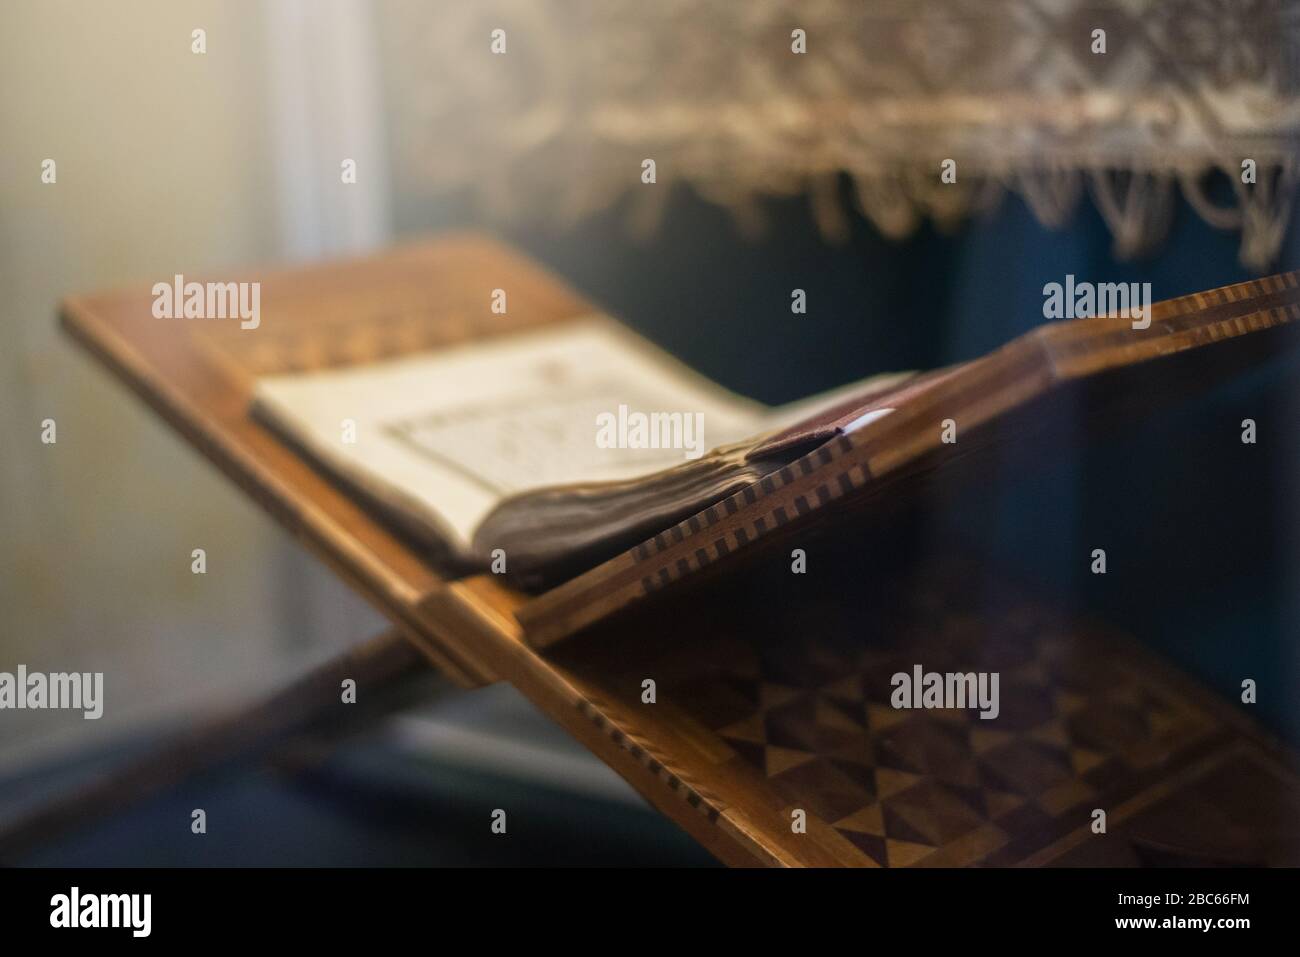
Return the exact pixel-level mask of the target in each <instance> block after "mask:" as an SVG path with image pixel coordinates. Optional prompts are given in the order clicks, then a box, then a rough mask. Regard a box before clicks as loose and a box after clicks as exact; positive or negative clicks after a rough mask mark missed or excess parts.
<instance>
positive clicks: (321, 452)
mask: <svg viewBox="0 0 1300 957" xmlns="http://www.w3.org/2000/svg"><path fill="white" fill-rule="evenodd" d="M254 402H255V409H256V411H257V413H258V414H259V415H260V416H261V417H263V418H264V419H269V420H270V421H271V423H272V424H274V425H275V426H276V427H277V428H278V429H280V430H281V431H283V432H285V433H287V434H288V435H290V436H291V437H292V438H294V439H295V440H297V441H298V442H300V443H301V444H303V445H304V446H306V447H307V448H308V449H309V450H310V451H311V452H312V453H313V454H315V455H316V456H317V457H319V458H321V459H322V460H324V461H325V462H326V463H327V464H329V465H330V466H331V467H333V468H335V469H337V470H339V471H340V472H341V473H342V474H343V475H344V476H345V477H347V478H349V479H351V480H352V481H354V482H356V483H357V484H359V485H361V486H362V487H364V488H366V489H367V490H368V491H370V492H372V493H373V494H375V495H377V496H379V497H381V498H382V499H384V500H385V501H386V502H387V503H388V504H390V505H393V506H394V507H397V508H399V509H401V510H403V511H404V512H407V513H408V514H411V515H412V517H414V518H416V519H417V520H418V521H421V522H425V523H428V524H429V525H430V526H432V527H433V529H434V530H436V532H437V533H438V534H439V535H441V536H442V537H443V538H445V539H447V540H448V541H449V542H450V543H451V544H452V545H453V546H454V547H456V548H458V549H461V550H466V549H467V548H468V546H469V543H470V541H471V540H472V537H473V533H474V529H475V528H476V527H477V525H478V524H479V522H480V521H481V520H482V519H483V517H484V516H485V515H487V513H488V512H489V511H491V510H492V508H493V507H494V506H495V505H496V504H497V503H498V502H499V501H501V499H503V498H505V497H506V496H509V495H515V494H518V493H520V492H525V491H529V490H532V489H536V488H543V487H548V486H556V485H568V484H573V483H581V482H602V481H614V480H624V479H632V478H636V477H638V476H642V475H647V474H650V473H653V472H657V471H659V470H661V469H665V468H668V467H670V466H673V465H677V464H679V463H681V462H682V461H685V460H687V459H690V458H694V457H698V456H699V455H700V454H702V453H704V452H707V451H708V450H710V449H712V448H714V447H715V446H718V445H721V444H724V443H728V442H734V441H737V440H739V439H742V438H745V437H746V436H749V435H752V434H754V433H756V432H759V431H760V430H762V429H763V428H764V426H765V423H766V419H765V414H766V412H767V409H766V407H765V406H763V405H761V404H759V403H756V402H751V401H749V400H747V399H743V398H741V397H739V396H736V395H734V394H732V393H729V392H727V391H726V390H724V389H722V388H721V387H720V386H718V385H716V384H715V383H713V382H711V381H709V380H708V379H706V378H704V377H702V376H700V375H698V374H697V373H694V372H692V371H691V370H690V369H688V368H686V367H685V366H683V365H681V364H680V363H678V362H677V361H676V360H674V359H673V358H672V357H670V356H669V355H667V354H666V353H663V352H661V351H660V350H658V349H657V348H655V347H654V346H653V345H651V344H650V343H648V342H646V341H645V340H643V339H641V338H640V337H638V336H636V335H635V334H633V333H630V332H627V331H624V330H621V329H620V328H618V327H617V326H615V325H614V324H613V323H610V322H608V321H604V320H593V321H578V322H573V323H565V324H563V325H561V326H558V327H556V328H554V329H547V330H544V331H540V332H532V333H523V334H519V335H514V336H505V337H502V338H497V339H492V340H490V341H487V342H480V343H471V344H468V345H464V346H457V347H454V348H451V349H447V350H444V351H439V352H432V353H422V354H418V355H411V356H405V357H402V358H398V359H393V360H388V361H384V362H378V363H374V364H369V365H366V366H360V367H351V368H344V369H331V370H324V371H318V372H308V373H296V374H287V375H273V376H266V377H262V378H259V379H258V380H257V383H256V386H255V391H254Z"/></svg>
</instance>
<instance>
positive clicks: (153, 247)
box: [0, 0, 379, 769]
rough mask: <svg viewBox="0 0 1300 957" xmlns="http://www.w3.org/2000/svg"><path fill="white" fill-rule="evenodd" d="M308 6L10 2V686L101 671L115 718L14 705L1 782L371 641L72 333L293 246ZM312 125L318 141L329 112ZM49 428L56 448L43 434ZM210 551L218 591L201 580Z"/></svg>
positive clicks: (2, 657)
mask: <svg viewBox="0 0 1300 957" xmlns="http://www.w3.org/2000/svg"><path fill="white" fill-rule="evenodd" d="M295 9H296V11H297V13H299V14H300V13H301V10H302V5H301V4H296V5H287V6H286V9H285V10H284V11H281V12H280V15H279V16H278V18H272V17H270V16H269V14H268V11H267V9H266V8H264V7H263V6H262V5H261V4H258V3H252V2H245V0H237V2H215V0H205V2H196V3H185V4H176V3H170V2H165V0H156V2H155V0H150V2H139V0H133V2H130V3H112V4H100V3H94V4H92V3H84V2H66V0H56V2H49V0H17V2H14V0H7V2H6V3H5V4H4V8H3V12H0V21H3V26H0V294H2V299H0V303H2V307H0V436H3V444H0V670H4V671H12V670H13V669H14V668H16V666H17V665H19V664H25V665H27V666H28V667H29V668H30V669H33V670H40V671H63V670H79V671H104V672H105V686H106V687H105V698H106V704H105V716H104V718H103V719H101V720H99V721H85V720H83V718H82V717H81V715H80V713H69V712H56V711H6V712H3V713H0V769H3V768H4V767H5V766H6V764H8V763H10V762H13V761H16V760H18V759H19V758H23V757H31V756H32V755H34V754H39V753H41V752H44V751H47V750H49V749H53V748H55V747H59V746H70V745H75V744H77V743H79V742H81V741H83V740H88V739H89V738H92V737H94V736H105V735H113V734H120V733H125V732H126V731H128V730H130V729H131V728H133V727H136V726H138V725H139V724H140V723H141V722H143V721H146V720H148V719H151V718H157V717H160V716H163V715H169V716H177V717H188V716H190V715H194V714H196V713H197V712H198V711H200V710H202V708H203V707H205V706H206V705H208V704H210V703H212V702H215V701H216V700H218V699H224V698H228V697H231V696H235V695H246V694H249V693H252V692H253V691H254V690H255V689H256V688H258V687H261V686H264V685H266V684H268V683H269V682H271V681H274V680H275V679H276V678H277V676H278V675H280V674H282V673H284V672H285V671H286V670H288V669H290V668H292V667H294V666H295V665H296V664H297V663H299V662H300V661H302V660H303V659H308V658H312V657H315V656H318V655H319V654H321V653H322V651H323V650H324V649H325V648H326V647H327V646H328V645H330V644H331V643H335V644H336V643H338V642H339V641H343V640H348V639H350V638H355V637H358V636H359V635H360V634H364V633H365V632H366V631H368V630H370V629H371V628H374V627H378V624H379V622H378V619H377V616H375V615H374V614H373V613H371V612H370V611H369V610H368V609H365V608H362V607H360V605H359V603H358V602H357V600H355V599H352V598H350V597H349V596H347V595H346V593H344V592H343V590H342V589H341V588H340V587H339V586H336V585H334V584H333V583H332V582H331V580H330V578H329V576H328V575H327V574H326V573H325V572H324V571H323V570H321V569H320V568H319V566H317V564H316V563H315V562H314V560H312V559H310V558H309V557H307V556H306V555H305V554H303V553H302V551H301V549H300V548H299V547H298V546H296V545H295V544H293V543H292V542H291V541H289V539H288V538H287V536H285V535H283V534H282V533H281V532H280V531H279V530H278V528H277V527H276V526H274V525H273V523H272V522H271V521H270V520H269V519H267V518H266V517H265V516H264V515H262V514H261V512H260V511H259V510H257V509H255V508H254V507H253V506H252V505H251V504H249V503H248V501H247V500H246V498H245V497H244V496H243V495H241V494H240V493H238V492H237V491H236V490H235V489H234V487H233V486H232V485H231V484H230V483H229V482H227V481H225V480H224V479H223V478H221V477H220V476H219V475H218V474H217V472H216V471H215V470H214V469H213V468H212V467H211V466H209V465H208V464H207V463H206V462H205V461H204V460H202V459H200V457H199V456H198V455H196V454H195V453H193V452H192V451H190V450H189V449H188V448H187V447H186V445H185V444H184V443H183V442H182V441H181V440H180V439H179V438H178V437H176V436H175V435H174V434H173V433H172V432H171V431H170V429H168V428H166V427H164V426H163V425H162V424H161V423H160V422H159V421H157V419H156V418H155V417H154V416H153V415H152V414H151V413H149V412H148V411H147V410H146V409H145V408H144V406H143V405H142V404H141V403H140V402H139V401H138V400H136V399H135V398H134V397H133V396H132V395H130V394H129V393H128V392H127V390H126V389H124V388H123V387H122V386H121V385H120V384H119V383H118V382H117V381H115V380H114V379H113V378H111V377H110V376H109V375H108V374H107V373H105V372H104V371H103V370H102V369H101V368H100V367H99V366H98V364H97V363H95V362H93V361H92V360H90V359H89V358H88V357H87V356H86V355H84V354H83V353H82V352H81V351H80V350H79V349H78V348H77V347H75V346H74V345H73V344H72V343H71V342H70V340H68V339H67V338H66V337H65V336H64V335H63V334H62V333H61V332H59V331H58V329H57V327H56V322H55V304H56V302H57V300H58V299H59V298H60V297H61V296H64V295H66V294H69V293H72V292H86V291H92V290H96V289H99V288H102V287H106V286H115V285H121V284H123V283H125V282H131V281H149V282H153V281H155V279H156V278H158V277H165V276H171V275H172V274H173V273H175V272H190V271H194V272H200V271H212V270H219V269H220V268H222V267H225V266H234V265H236V264H240V263H246V262H250V261H259V260H265V259H276V258H285V257H286V255H288V254H290V253H291V252H296V251H297V250H295V249H290V247H291V246H292V245H293V243H292V242H291V238H292V237H293V236H295V235H297V236H301V235H302V234H303V229H302V227H301V224H297V223H292V222H285V217H286V216H287V215H292V208H291V207H286V205H285V204H284V202H283V197H284V190H283V189H282V188H281V184H280V181H282V180H283V178H284V177H285V175H286V174H288V175H293V173H294V170H293V169H292V168H289V169H288V170H286V168H285V163H286V159H285V157H286V156H288V157H290V159H289V162H290V163H292V157H293V155H294V154H293V152H292V149H293V147H292V144H289V145H288V146H286V144H285V141H284V138H283V136H279V135H277V134H280V133H282V132H283V130H284V129H285V124H284V123H281V122H280V121H279V120H278V119H277V114H276V110H279V111H281V113H282V112H283V111H284V110H285V109H293V108H294V105H295V104H298V105H299V106H300V105H301V104H302V103H303V102H304V101H305V100H306V99H307V97H304V96H303V95H302V94H301V88H297V92H295V89H296V88H295V87H293V86H292V85H290V86H288V87H286V86H285V83H286V82H287V83H289V84H293V83H294V82H304V81H306V80H308V79H309V76H308V77H304V76H303V75H302V71H303V70H304V69H306V66H305V65H304V64H303V63H302V62H298V63H297V66H296V67H294V69H296V70H297V71H298V72H297V73H296V74H294V73H290V74H289V75H288V77H287V79H286V75H285V71H284V69H283V68H281V70H280V72H279V74H278V75H277V74H276V73H275V72H274V71H273V70H272V66H273V60H274V58H275V56H276V51H277V50H278V49H281V48H288V49H293V44H294V43H295V39H294V35H293V34H292V31H293V30H294V27H295V23H294V16H295ZM196 27H201V28H203V29H205V30H206V31H207V53H206V54H203V55H197V54H194V53H192V52H191V31H192V30H193V29H195V28H196ZM277 30H279V31H289V33H290V35H288V36H284V35H281V36H277V34H276V33H275V31H277ZM327 52H328V51H327ZM299 60H301V57H300V58H299ZM277 84H278V85H277ZM273 94H274V95H273ZM295 119H296V121H297V122H298V123H299V127H298V135H299V139H298V141H297V142H298V143H299V144H301V143H302V139H301V137H302V136H303V135H307V136H309V135H310V133H311V130H312V129H313V128H322V127H323V125H324V124H325V123H326V122H327V120H328V117H324V116H309V117H308V118H307V120H304V118H303V117H302V116H301V115H296V116H295ZM308 121H309V122H310V124H315V126H314V127H313V126H312V125H307V126H304V125H303V124H304V123H305V122H308ZM304 130H305V131H306V132H305V133H304V132H303V131H304ZM299 153H301V150H299ZM46 158H52V159H54V160H55V161H56V163H57V177H58V178H57V183H55V184H52V185H47V184H43V183H42V182H41V164H42V161H43V160H44V159H46ZM337 168H338V163H337V161H332V169H333V170H335V171H337ZM334 176H335V178H337V172H335V173H334ZM286 210H288V212H286ZM330 227H335V228H337V226H336V224H334V223H330V222H323V223H320V224H318V226H317V232H322V231H323V230H326V229H327V228H330ZM370 238H372V239H375V238H377V237H374V236H371V237H370ZM45 418H53V419H55V420H56V421H57V428H58V442H57V444H56V445H53V446H47V445H43V444H42V443H41V441H40V422H41V421H42V420H43V419H45ZM196 547H202V548H204V549H206V551H207V556H208V572H207V574H206V575H205V576H197V575H193V574H191V571H190V553H191V550H192V549H193V548H196Z"/></svg>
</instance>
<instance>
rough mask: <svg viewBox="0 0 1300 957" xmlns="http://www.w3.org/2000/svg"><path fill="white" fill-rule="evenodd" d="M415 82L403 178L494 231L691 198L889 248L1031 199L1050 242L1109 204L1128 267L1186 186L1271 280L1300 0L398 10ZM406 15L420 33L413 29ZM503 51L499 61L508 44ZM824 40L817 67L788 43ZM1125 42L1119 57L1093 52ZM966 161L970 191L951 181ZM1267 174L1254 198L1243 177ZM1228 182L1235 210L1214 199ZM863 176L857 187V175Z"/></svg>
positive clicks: (392, 5)
mask: <svg viewBox="0 0 1300 957" xmlns="http://www.w3.org/2000/svg"><path fill="white" fill-rule="evenodd" d="M382 9H383V10H384V11H385V16H386V17H387V18H388V26H389V32H390V34H395V36H396V39H395V43H396V45H397V48H398V49H397V51H396V55H395V56H394V57H393V58H392V59H391V60H390V67H391V68H392V69H394V70H397V71H399V72H400V73H401V76H400V78H399V80H398V83H399V88H400V89H403V90H406V91H410V93H411V95H409V96H406V97H403V99H402V102H398V103H394V104H392V105H391V107H390V108H391V109H392V110H394V111H395V112H396V114H397V116H398V121H397V122H398V125H399V127H400V128H401V129H403V130H404V131H405V132H404V135H403V142H402V145H401V147H400V148H399V150H398V154H397V156H396V157H395V161H396V162H397V163H398V164H399V170H398V175H399V176H400V177H402V178H403V179H404V180H405V181H406V182H408V183H410V182H419V183H422V184H423V185H424V186H426V187H427V188H428V189H429V191H431V192H442V191H451V190H460V189H468V190H472V191H474V192H475V193H476V194H477V196H478V197H479V199H480V201H481V203H482V204H483V206H484V207H485V208H486V209H487V210H488V211H489V212H490V213H492V214H493V215H494V216H496V217H499V218H503V219H505V218H520V217H534V218H536V217H546V218H548V219H552V220H554V219H555V218H556V217H560V218H561V219H568V220H576V219H578V218H580V217H582V216H584V215H587V214H589V213H591V212H593V211H595V210H598V209H601V208H604V207H607V206H609V205H611V204H613V203H615V202H617V201H618V200H620V199H621V198H623V197H625V196H630V198H631V201H632V204H633V205H632V211H631V214H630V215H631V222H632V224H633V225H634V226H635V227H637V228H639V229H643V230H647V231H648V230H652V229H653V228H654V225H655V223H656V221H657V217H658V215H659V213H660V211H661V209H662V207H663V203H664V200H665V198H666V197H667V195H668V194H669V189H665V188H660V189H641V188H638V187H639V186H640V172H641V161H642V159H643V158H653V159H654V160H655V161H656V165H657V175H658V182H659V184H663V185H670V186H674V187H675V186H678V185H688V186H689V187H691V188H693V189H695V190H696V191H697V192H699V193H700V194H701V195H702V196H704V197H705V198H707V199H709V200H712V201H715V202H717V203H719V204H721V205H723V206H725V207H726V208H728V209H729V210H731V211H732V212H733V213H734V215H735V217H736V219H737V222H738V224H739V225H740V227H741V228H742V231H743V232H747V233H748V232H753V231H756V230H761V229H762V226H763V223H762V214H761V206H760V203H759V200H760V199H761V198H762V197H764V196H769V195H782V194H784V195H790V194H800V195H806V196H807V197H808V198H809V200H810V202H811V205H812V209H813V212H814V214H815V216H816V220H817V223H818V224H819V226H820V228H821V230H822V231H823V233H824V234H825V235H826V236H827V237H828V238H830V239H835V238H837V237H840V236H843V235H845V233H846V231H847V220H846V217H845V214H846V206H847V205H848V204H855V205H856V206H857V207H858V208H859V209H860V210H861V212H862V213H863V214H865V215H866V216H867V217H868V218H869V219H870V220H871V221H872V222H873V223H875V225H876V226H877V227H878V228H879V229H880V230H881V231H882V232H883V233H884V234H885V235H887V236H890V237H896V238H901V237H905V236H907V235H908V234H910V233H911V232H912V231H913V230H914V229H915V228H916V227H917V225H918V224H919V223H920V222H921V221H922V219H923V218H924V217H930V218H932V219H934V220H935V221H937V222H938V223H939V224H940V225H942V226H948V225H952V224H955V223H958V222H960V221H961V219H962V218H963V217H965V216H967V215H968V214H969V213H971V212H972V211H976V210H979V209H981V208H985V207H987V206H988V205H990V204H993V203H995V202H996V201H997V200H998V199H999V198H1000V197H1001V195H1003V193H1004V192H1005V191H1007V190H1011V191H1014V192H1016V193H1018V194H1019V195H1020V196H1022V197H1023V198H1024V199H1025V201H1026V202H1027V203H1028V205H1029V206H1030V207H1031V208H1032V210H1033V211H1034V213H1035V215H1036V216H1037V217H1038V219H1039V220H1040V221H1041V222H1042V223H1043V224H1044V225H1046V226H1049V227H1057V226H1061V225H1063V224H1064V223H1065V222H1066V221H1067V220H1068V219H1069V217H1070V215H1071V213H1072V212H1073V210H1074V209H1075V207H1076V205H1077V204H1078V203H1079V202H1080V201H1081V200H1082V199H1083V198H1084V196H1085V194H1087V195H1089V196H1090V198H1091V201H1092V202H1094V203H1095V204H1096V206H1097V208H1098V209H1099V210H1100V212H1101V214H1102V215H1103V216H1104V217H1105V219H1106V221H1107V223H1108V224H1109V225H1110V228H1111V230H1112V232H1113V235H1114V239H1115V247H1116V252H1117V254H1118V255H1120V256H1122V257H1130V256H1135V255H1140V254H1143V253H1147V252H1150V251H1152V250H1154V249H1155V248H1157V247H1158V245H1159V243H1160V241H1161V239H1162V238H1163V236H1164V234H1165V231H1166V228H1167V226H1168V223H1169V219H1170V213H1171V211H1172V209H1173V201H1174V199H1175V197H1176V195H1177V194H1178V192H1179V191H1181V193H1182V195H1183V196H1185V197H1186V198H1187V200H1188V202H1189V203H1190V204H1191V205H1192V206H1193V207H1194V208H1195V209H1196V211H1197V213H1198V214H1199V215H1200V216H1202V217H1203V218H1204V219H1206V220H1207V221H1208V222H1210V223H1211V224H1213V225H1214V226H1217V227H1220V228H1223V229H1231V230H1238V231H1240V233H1241V247H1240V255H1241V259H1242V261H1243V262H1244V263H1245V264H1247V265H1248V266H1251V267H1252V268H1255V269H1265V268H1267V266H1268V265H1269V264H1270V263H1271V262H1272V260H1273V259H1274V258H1275V256H1276V254H1277V251H1278V248H1279V245H1280V243H1281V242H1282V239H1283V235H1284V233H1285V229H1286V224H1287V217H1288V214H1289V210H1290V206H1291V201H1292V198H1293V196H1294V191H1295V184H1296V177H1297V154H1296V145H1297V132H1300V97H1297V96H1296V90H1297V72H1298V71H1297V63H1298V62H1300V60H1298V58H1297V47H1298V46H1300V4H1295V3H1281V2H1263V0H1177V2H1164V3H1160V2H1146V0H1127V2H1125V0H1111V2H1107V0H949V2H937V0H936V2H889V0H885V2H871V3H863V2H858V0H803V2H797V0H746V2H735V3H710V4H700V3H695V2H690V0H654V2H649V3H647V2H642V0H599V2H597V0H475V2H473V3H465V2H458V0H446V2H438V3H433V4H430V3H427V2H423V0H420V2H417V0H386V2H385V3H384V4H383V7H382ZM394 24H400V29H397V30H393V29H392V28H393V25H394ZM496 29H501V30H504V31H505V37H506V52H505V54H504V55H501V54H493V53H492V51H491V49H490V37H491V34H492V31H493V30H496ZM796 29H798V30H803V31H804V33H805V35H806V38H807V39H806V44H807V52H806V53H803V54H796V53H794V52H792V42H793V40H792V32H793V31H794V30H796ZM1098 30H1100V31H1104V43H1105V52H1104V53H1100V52H1094V47H1095V46H1096V45H1097V42H1098V37H1099V36H1101V35H1100V34H1097V33H1095V32H1094V31H1098ZM945 159H953V160H955V161H956V164H957V174H958V175H957V182H956V183H955V184H944V183H941V182H940V178H939V171H940V164H941V163H942V162H943V161H944V160H945ZM1246 159H1250V160H1253V161H1254V163H1255V167H1256V182H1255V183H1254V184H1247V183H1243V181H1242V163H1243V161H1244V160H1246ZM1216 169H1217V170H1222V171H1223V172H1224V173H1225V174H1226V181H1227V182H1228V183H1230V184H1231V189H1232V193H1233V195H1232V197H1231V199H1227V200H1225V199H1224V197H1223V196H1219V197H1217V202H1216V201H1215V200H1212V199H1211V197H1210V196H1208V195H1207V190H1206V184H1207V181H1208V179H1209V174H1210V173H1211V172H1212V171H1214V170H1216ZM845 175H846V176H847V177H848V179H849V181H850V182H851V183H852V190H851V192H850V194H849V195H845V193H844V191H843V189H842V188H841V185H842V182H843V178H842V177H843V176H845Z"/></svg>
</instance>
